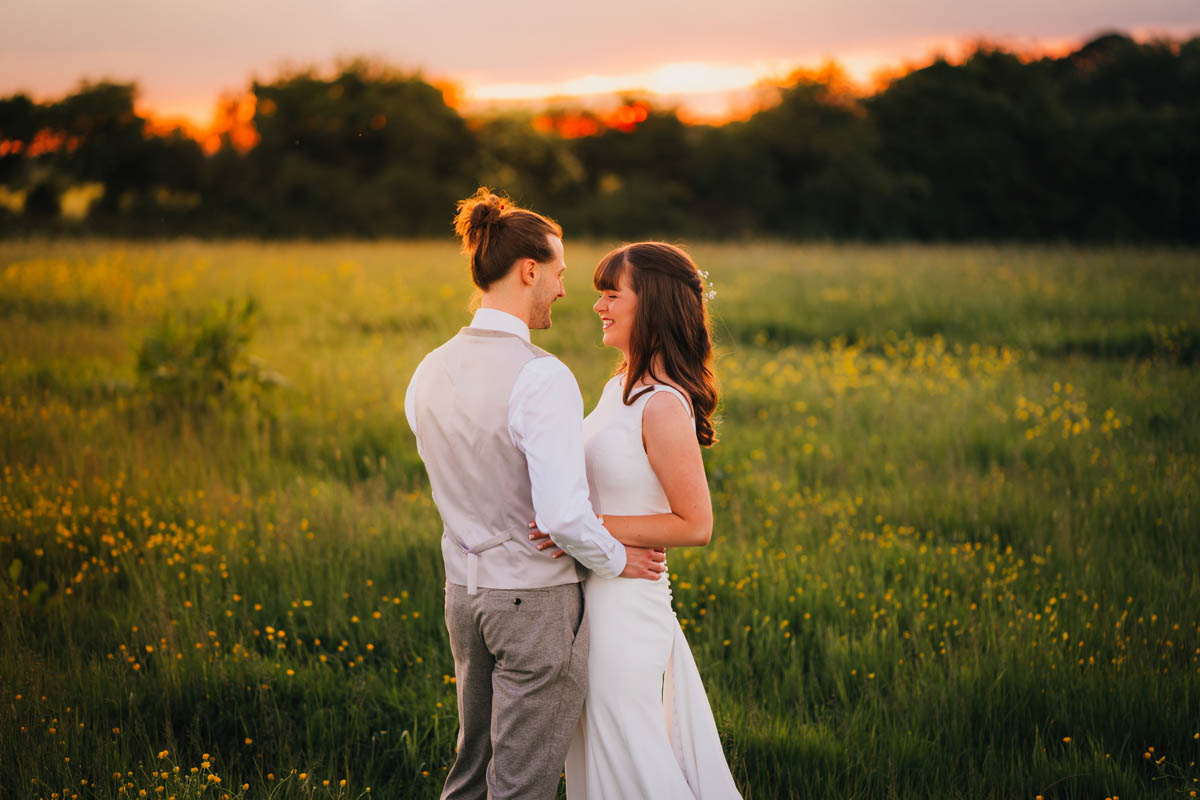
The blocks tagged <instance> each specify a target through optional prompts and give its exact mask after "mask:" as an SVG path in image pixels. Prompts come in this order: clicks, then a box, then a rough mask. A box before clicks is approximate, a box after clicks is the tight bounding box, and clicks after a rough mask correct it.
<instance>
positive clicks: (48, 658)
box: [0, 241, 1200, 800]
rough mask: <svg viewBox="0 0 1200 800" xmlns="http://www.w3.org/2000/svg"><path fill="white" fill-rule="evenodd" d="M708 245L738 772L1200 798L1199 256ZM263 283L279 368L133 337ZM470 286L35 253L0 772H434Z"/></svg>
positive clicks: (321, 776) (420, 778)
mask: <svg viewBox="0 0 1200 800" xmlns="http://www.w3.org/2000/svg"><path fill="white" fill-rule="evenodd" d="M605 249H606V248H605V247H603V246H601V245H599V244H586V243H585V244H579V243H573V242H570V241H568V243H567V261H568V265H569V268H568V271H567V279H568V291H567V297H566V298H565V299H564V300H563V301H561V302H560V303H558V304H557V305H556V306H555V308H554V321H555V322H554V327H553V328H552V329H551V330H550V331H548V332H545V333H542V334H535V336H536V339H535V341H537V342H538V343H539V344H541V345H543V346H545V347H547V348H548V349H550V350H552V351H554V352H555V353H557V354H559V355H560V356H561V357H562V358H563V359H564V360H565V361H566V362H567V364H568V365H569V366H570V367H571V368H572V370H573V371H574V372H575V374H576V376H577V377H578V379H579V383H580V387H581V390H582V392H583V394H584V398H585V402H586V404H587V405H588V406H589V407H590V405H591V404H593V403H594V402H595V400H596V399H597V397H598V395H599V390H600V387H601V385H602V384H603V381H604V379H605V377H606V376H607V375H608V374H609V372H610V371H611V369H612V367H613V361H614V360H613V354H612V353H611V351H607V350H605V349H604V348H603V347H602V346H601V345H600V344H599V338H600V337H599V329H598V324H597V322H596V319H595V317H594V315H593V314H592V313H591V312H590V310H589V306H590V304H591V302H592V300H593V297H594V295H593V293H592V291H591V287H590V273H591V267H592V266H593V265H594V264H595V263H596V261H597V259H598V257H599V256H600V255H601V254H602V253H603V252H604V251H605ZM693 255H694V256H695V257H696V259H697V261H698V262H699V263H700V264H701V266H702V267H703V268H705V269H707V270H709V271H710V273H711V275H712V278H713V283H714V285H715V287H716V290H717V296H716V299H715V300H714V301H713V305H712V310H713V318H714V329H715V334H716V336H717V342H718V351H719V359H718V375H719V378H720V380H721V383H722V393H723V403H722V407H721V420H720V423H719V428H718V435H719V437H720V440H721V441H720V443H719V444H718V445H717V446H716V447H714V448H713V449H712V450H711V451H709V452H707V453H706V462H707V468H708V475H709V481H710V485H711V487H712V490H713V499H714V510H715V512H716V526H715V535H714V539H713V542H712V543H711V545H710V546H709V547H707V548H703V549H679V550H675V551H673V552H672V553H671V554H670V558H669V561H670V565H671V572H672V588H673V592H674V598H675V601H676V608H677V613H678V614H679V616H680V619H681V621H682V623H683V625H684V629H685V632H686V633H687V636H688V639H689V642H690V643H691V646H692V648H693V651H694V652H695V655H696V658H697V661H698V662H699V665H700V668H701V671H702V674H703V676H704V679H705V683H706V686H707V687H708V691H709V695H710V699H711V700H712V703H713V707H714V711H715V713H716V717H717V721H718V725H719V727H720V728H721V732H722V735H723V738H724V741H725V743H726V748H727V753H728V755H729V757H730V761H731V765H732V767H733V770H734V775H735V777H736V779H737V780H738V783H739V786H740V787H741V788H742V790H743V793H744V794H745V796H746V797H747V798H752V799H753V800H761V799H762V798H776V797H798V798H807V797H812V798H827V797H839V798H926V797H934V796H938V797H961V798H1014V797H1028V798H1034V797H1036V796H1037V795H1042V796H1044V797H1046V798H1052V797H1053V798H1068V797H1070V798H1075V797H1079V798H1083V797H1088V798H1093V797H1094V798H1099V797H1112V796H1120V797H1124V798H1134V797H1157V796H1162V797H1175V796H1185V797H1186V796H1188V793H1189V792H1191V791H1194V790H1200V783H1197V781H1198V780H1200V769H1197V768H1196V763H1195V762H1196V760H1197V756H1198V754H1200V696H1198V690H1200V613H1198V611H1200V577H1198V576H1200V543H1198V541H1197V537H1196V533H1197V531H1198V530H1200V520H1198V518H1197V500H1198V499H1200V488H1198V481H1200V418H1198V414H1197V410H1196V409H1197V405H1196V398H1197V397H1200V374H1198V373H1197V369H1196V356H1197V352H1198V347H1197V331H1200V311H1198V310H1197V309H1198V308H1200V303H1198V302H1197V301H1198V300H1200V275H1198V272H1197V269H1196V264H1197V256H1196V253H1195V252H1194V251H1172V250H1150V249H1146V250H1142V249H1133V248H1130V249H1076V248H1065V247H1061V248H1060V247H1045V248H1032V247H1027V248H1022V247H984V246H979V247H916V246H889V247H859V246H803V247H801V246H791V245H783V244H774V243H765V242H764V243H751V244H746V245H719V246H718V245H698V246H696V247H694V248H693ZM245 297H253V298H255V299H256V300H257V303H258V309H259V311H258V315H257V320H256V328H255V330H254V335H253V338H252V339H250V341H249V342H248V344H247V345H246V347H245V352H244V353H243V355H244V356H246V357H249V356H254V358H255V359H256V360H255V361H254V362H253V363H255V364H257V365H261V368H262V369H263V370H271V371H274V372H276V373H278V374H279V375H281V376H283V377H284V378H285V379H286V382H284V383H282V385H279V386H276V387H275V388H274V389H273V390H272V392H271V395H270V398H269V402H263V403H253V404H246V403H240V404H224V403H222V402H220V401H219V400H218V401H217V402H214V403H212V404H208V405H205V406H204V407H203V408H202V409H201V408H192V409H191V410H187V409H184V410H183V411H181V412H180V413H178V414H174V415H170V414H167V415H164V414H163V412H162V408H161V405H162V403H161V398H159V399H155V398H152V397H149V396H148V393H149V392H150V390H149V389H148V387H147V386H146V383H145V381H142V380H139V376H138V374H137V371H136V367H137V354H138V351H139V348H141V347H142V346H143V343H144V342H145V341H146V339H147V337H148V336H153V335H155V331H156V330H158V328H157V327H156V326H159V325H160V321H161V320H162V319H163V315H164V314H166V313H170V314H176V315H180V318H185V317H187V315H189V314H191V315H193V316H195V315H200V314H203V312H204V310H205V309H208V308H212V307H213V306H214V305H217V306H220V305H223V304H225V303H226V302H227V301H229V300H240V299H241V298H245ZM469 304H470V290H469V284H468V280H467V277H466V274H465V270H464V266H463V264H462V263H461V257H460V256H459V255H458V254H457V253H456V252H455V249H454V247H453V246H452V245H451V244H449V243H442V242H424V243H384V244H362V243H353V242H345V243H333V244H320V245H314V244H286V245H264V244H256V243H238V242H232V243H217V244H198V243H189V242H173V243H161V244H127V243H111V242H72V243H63V242H53V241H34V242H26V243H5V244H0V448H2V452H3V454H4V458H3V476H2V481H3V484H2V485H0V569H2V575H3V577H2V578H0V581H2V583H3V587H2V588H0V605H2V608H0V612H2V613H0V710H2V713H0V794H2V795H3V796H4V797H18V798H50V797H53V796H56V793H57V797H71V796H73V795H74V796H78V797H97V798H124V797H137V796H140V793H141V792H142V791H143V790H144V791H145V792H146V793H147V796H150V795H155V796H159V795H160V796H164V797H169V796H172V795H174V796H175V797H177V798H180V799H182V798H194V797H225V796H229V797H238V798H241V797H246V798H249V797H273V798H301V797H304V798H308V797H337V798H349V797H356V798H357V797H364V796H377V797H385V798H392V797H405V798H407V797H415V798H420V797H436V796H437V794H438V791H439V790H440V787H441V781H442V778H443V776H444V774H445V769H446V767H447V766H448V764H449V763H450V761H451V759H452V758H453V752H454V741H455V739H454V736H455V730H456V716H455V707H454V686H453V684H452V683H451V676H452V674H453V666H452V662H451V659H450V654H449V648H448V646H447V641H446V635H445V631H444V627H443V623H442V617H441V611H442V594H441V586H442V582H443V577H442V568H441V563H440V555H439V550H438V537H439V535H440V530H441V527H440V522H439V520H438V517H437V513H436V510H435V509H434V508H433V507H432V505H431V502H430V499H429V496H428V487H427V483H426V479H425V475H424V471H423V469H422V467H421V464H420V461H419V459H418V458H417V456H416V453H415V449H414V445H413V441H412V437H411V434H410V432H409V431H408V429H407V426H406V424H405V422H404V419H403V395H404V389H405V387H406V384H407V381H408V378H409V376H410V375H411V372H412V369H413V368H414V367H415V365H416V363H417V361H418V360H419V359H420V358H421V356H422V355H423V354H424V353H425V352H427V351H428V350H429V349H431V348H432V347H434V346H436V345H437V344H438V343H440V342H441V341H443V340H444V339H445V338H447V337H449V336H450V335H452V334H453V332H454V331H455V330H457V328H458V327H459V326H461V325H463V324H465V323H466V322H467V320H469ZM180 352H186V351H185V350H180ZM326 781H327V782H328V783H326ZM343 781H344V783H343ZM160 787H161V792H159V791H158V790H159V789H160ZM368 788H369V791H368Z"/></svg>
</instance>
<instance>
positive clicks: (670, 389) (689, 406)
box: [651, 383, 694, 417]
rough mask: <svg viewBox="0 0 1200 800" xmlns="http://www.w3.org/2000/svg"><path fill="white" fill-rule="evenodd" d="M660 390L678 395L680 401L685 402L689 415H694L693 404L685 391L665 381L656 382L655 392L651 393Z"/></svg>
mask: <svg viewBox="0 0 1200 800" xmlns="http://www.w3.org/2000/svg"><path fill="white" fill-rule="evenodd" d="M659 390H662V391H666V392H670V393H671V394H673V395H675V396H676V397H678V398H679V402H681V403H683V407H684V409H686V410H687V413H688V416H689V417H693V416H694V415H693V414H692V404H691V403H690V402H688V399H687V398H686V397H684V396H683V392H681V391H679V390H678V389H676V388H675V387H674V386H668V385H666V384H665V383H656V384H654V387H653V392H651V394H653V393H654V392H657V391H659Z"/></svg>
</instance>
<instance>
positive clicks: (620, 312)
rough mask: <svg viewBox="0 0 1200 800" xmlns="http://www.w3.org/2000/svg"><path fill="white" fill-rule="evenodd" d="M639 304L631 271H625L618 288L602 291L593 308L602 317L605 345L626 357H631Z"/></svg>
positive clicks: (618, 282)
mask: <svg viewBox="0 0 1200 800" xmlns="http://www.w3.org/2000/svg"><path fill="white" fill-rule="evenodd" d="M637 302H638V298H637V295H636V294H634V292H633V287H632V286H631V285H630V282H629V270H628V269H625V270H623V271H622V272H621V278H620V280H619V281H617V288H616V289H604V290H601V291H600V298H599V299H598V300H597V301H596V304H595V305H594V306H592V310H593V311H595V312H596V313H597V314H599V315H600V324H601V325H602V326H603V329H604V343H605V344H606V345H608V346H609V347H615V348H617V349H618V350H620V351H621V352H622V353H625V355H626V357H628V355H629V340H630V337H631V336H632V334H633V318H634V315H635V314H636V313H637Z"/></svg>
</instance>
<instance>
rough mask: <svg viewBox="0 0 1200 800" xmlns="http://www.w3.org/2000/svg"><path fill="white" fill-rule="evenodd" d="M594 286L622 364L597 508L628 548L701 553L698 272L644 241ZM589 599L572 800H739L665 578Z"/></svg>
mask: <svg viewBox="0 0 1200 800" xmlns="http://www.w3.org/2000/svg"><path fill="white" fill-rule="evenodd" d="M593 280H594V283H595V286H596V289H597V290H598V291H599V292H600V298H599V299H598V300H597V301H596V304H595V305H594V306H593V309H594V310H595V311H596V313H597V314H599V315H600V319H601V322H602V325H603V330H604V343H605V344H606V345H608V346H610V347H614V348H616V349H617V350H619V351H621V355H622V356H623V360H622V362H621V365H620V367H619V368H618V370H617V374H616V375H615V376H613V378H612V379H611V380H609V382H608V383H607V384H606V385H605V387H604V391H603V393H602V394H601V397H600V401H599V402H598V403H597V404H596V408H595V409H594V410H593V411H592V413H591V414H589V415H588V416H587V418H586V419H585V420H584V423H583V432H584V451H585V456H586V459H587V475H588V484H589V489H590V491H591V499H592V504H593V506H594V507H595V508H596V510H597V511H598V512H599V514H600V515H601V519H602V521H603V523H604V525H605V527H606V528H608V530H609V532H610V533H612V535H613V536H614V537H615V538H616V539H618V540H619V541H621V542H622V543H624V544H626V545H629V546H638V547H658V548H666V547H686V546H700V545H706V544H708V542H709V538H710V536H711V534H712V502H711V500H710V498H709V493H708V483H707V481H706V479H705V476H704V462H703V460H702V459H701V456H700V447H701V446H708V445H711V444H713V442H714V441H715V440H714V437H713V426H712V421H711V416H712V413H713V411H714V409H715V408H716V404H717V393H716V388H715V386H714V381H713V375H712V371H711V369H710V367H709V361H710V359H711V351H712V344H711V341H710V337H709V330H708V313H707V310H706V308H705V304H704V295H705V286H704V281H703V278H702V276H701V273H700V271H699V270H698V269H697V267H696V264H695V263H694V262H693V261H692V259H691V258H690V257H688V255H687V254H686V253H684V252H683V251H682V250H680V249H679V248H677V247H674V246H672V245H669V244H663V243H659V242H641V243H638V244H631V245H626V246H624V247H621V248H618V249H616V250H613V251H612V252H611V253H609V254H608V255H606V256H605V257H604V258H603V259H602V260H601V262H600V264H599V265H598V266H597V267H596V272H595V276H594V279H593ZM538 536H539V538H540V537H542V536H544V534H538ZM539 546H540V547H541V548H543V549H544V548H547V547H552V546H553V543H552V542H551V541H549V540H548V539H547V540H546V541H544V542H542V543H541V544H540V545H539ZM560 554H561V551H557V552H555V553H554V555H555V556H556V557H557V556H559V555H560ZM584 596H585V606H586V609H587V612H586V613H587V617H588V625H589V628H590V639H591V641H590V648H589V653H588V689H587V697H586V700H585V702H584V710H583V715H582V717H581V718H580V723H579V727H578V729H577V730H576V732H575V735H574V737H573V739H572V741H571V745H570V750H569V751H568V753H567V763H566V776H567V796H568V798H569V799H570V800H588V798H590V799H591V800H609V799H610V798H622V799H624V798H654V799H655V800H660V799H667V798H679V799H680V800H683V799H684V798H687V799H688V800H691V799H692V798H695V800H709V799H710V798H732V797H740V795H739V794H738V790H737V788H736V786H735V785H734V782H733V778H732V776H731V774H730V771H729V767H728V765H727V763H726V761H725V756H724V753H723V752H722V750H721V740H720V738H719V736H718V734H717V728H716V724H715V722H714V721H713V716H712V710H711V708H710V707H709V704H708V698H707V696H706V695H705V692H704V687H703V685H702V683H701V682H700V675H699V673H698V671H697V669H696V662H695V661H694V659H693V658H692V654H691V650H690V649H689V648H688V644H687V640H686V639H685V638H684V635H683V630H682V628H681V627H680V625H679V620H678V619H677V618H676V617H675V612H674V611H673V610H672V608H671V588H670V581H669V579H668V577H667V576H666V575H664V577H663V579H662V580H658V581H630V580H620V579H607V578H601V577H599V576H597V575H591V576H590V577H589V578H588V579H587V581H586V583H585V584H584Z"/></svg>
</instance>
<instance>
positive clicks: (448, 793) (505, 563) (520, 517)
mask: <svg viewBox="0 0 1200 800" xmlns="http://www.w3.org/2000/svg"><path fill="white" fill-rule="evenodd" d="M455 230H456V231H457V233H458V235H459V236H460V237H461V239H462V243H463V251H464V253H465V254H466V255H467V256H468V258H469V260H470V263H471V274H472V277H473V279H474V282H475V285H476V286H477V287H479V289H480V291H481V292H482V300H481V307H480V309H479V310H478V311H477V312H476V313H475V316H474V318H473V319H472V320H471V325H470V327H467V328H463V329H462V330H460V331H459V332H458V334H457V335H455V336H454V337H453V338H451V339H450V340H449V341H448V342H446V343H445V344H443V345H442V346H441V347H439V348H437V349H436V350H434V351H433V352H432V353H430V354H429V355H427V356H426V357H425V358H424V360H422V361H421V363H420V365H418V367H417V369H416V372H414V373H413V377H412V381H411V382H410V383H409V386H408V392H407V393H406V395H405V398H404V400H405V408H404V410H405V415H406V416H407V418H408V423H409V426H410V427H411V428H412V430H413V433H415V434H416V438H417V452H418V453H420V456H421V459H422V460H423V461H424V462H425V468H426V471H427V472H428V473H429V483H430V487H431V489H432V491H433V499H434V502H435V503H436V505H437V508H438V511H439V513H440V514H441V516H442V522H443V525H444V530H443V534H442V557H443V559H444V561H445V566H446V628H447V630H448V631H449V633H450V649H451V651H452V652H453V654H454V674H455V682H456V685H457V689H458V722H459V730H458V756H457V758H456V759H455V761H454V765H453V766H452V767H451V768H450V771H449V774H448V775H447V777H446V785H445V788H444V789H443V790H442V798H443V800H446V799H447V798H453V800H459V799H460V798H484V797H487V798H535V799H536V798H552V797H553V796H554V794H555V791H556V790H557V788H558V780H559V775H560V773H561V772H562V769H563V762H564V761H565V759H566V752H567V746H568V744H569V742H570V737H571V734H572V732H573V731H574V729H575V726H576V724H577V723H578V720H579V715H580V712H581V709H582V707H583V698H584V693H585V691H586V688H587V625H586V623H585V619H586V618H585V616H584V609H583V591H582V587H581V585H580V583H579V582H580V580H581V579H582V578H583V577H584V570H583V567H586V568H588V569H591V570H593V571H594V572H596V574H598V575H602V576H604V577H614V576H617V575H620V576H622V577H628V578H645V579H650V580H657V579H658V578H659V577H660V576H661V575H662V573H663V571H664V570H665V566H664V563H663V562H664V561H665V555H664V554H663V553H662V552H661V551H655V550H647V549H643V548H637V547H626V546H625V545H622V544H621V543H620V542H618V541H617V540H616V539H614V538H613V537H612V536H611V535H609V533H608V531H607V530H605V528H604V526H603V525H602V524H601V521H600V520H599V519H597V518H596V515H595V514H594V512H593V510H592V506H591V504H590V502H589V500H588V485H587V478H586V475H585V473H584V460H583V440H582V427H581V421H582V418H583V400H582V398H581V397H580V394H579V387H578V385H577V384H576V382H575V378H574V377H573V376H572V375H571V372H570V370H568V369H567V367H566V365H564V364H563V363H562V362H561V361H559V360H558V359H557V358H555V357H554V356H552V355H550V354H549V353H547V352H546V351H544V350H542V349H540V348H538V347H535V346H534V345H533V344H531V343H530V341H529V330H530V329H531V328H536V329H542V328H549V327H550V306H551V304H552V303H554V301H556V300H557V299H558V298H560V297H562V296H563V294H564V289H563V283H562V274H563V270H564V269H566V263H565V262H564V260H563V246H562V238H561V237H562V230H561V228H559V226H558V225H557V224H556V223H555V222H553V221H551V220H549V219H547V218H546V217H543V216H542V215H540V214H536V213H534V212H532V211H527V210H525V209H522V208H517V207H515V206H513V205H512V204H511V203H510V202H509V201H507V200H504V199H501V198H499V197H497V196H496V195H493V194H491V193H490V192H488V190H487V189H480V190H479V191H478V192H476V194H475V195H474V196H472V197H470V198H468V199H466V200H463V201H461V202H460V203H459V207H458V216H457V217H456V219H455ZM531 520H533V521H536V523H537V527H538V529H540V530H541V531H544V532H545V533H548V534H549V535H550V538H551V539H552V540H553V542H554V543H555V544H556V545H557V546H558V547H559V548H561V549H562V550H563V551H564V552H565V554H566V556H569V557H562V558H552V557H550V556H548V555H547V554H546V553H544V552H541V551H539V550H538V549H537V548H536V546H535V544H534V543H533V542H532V541H530V538H529V522H530V521H531Z"/></svg>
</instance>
